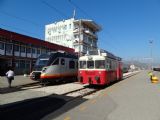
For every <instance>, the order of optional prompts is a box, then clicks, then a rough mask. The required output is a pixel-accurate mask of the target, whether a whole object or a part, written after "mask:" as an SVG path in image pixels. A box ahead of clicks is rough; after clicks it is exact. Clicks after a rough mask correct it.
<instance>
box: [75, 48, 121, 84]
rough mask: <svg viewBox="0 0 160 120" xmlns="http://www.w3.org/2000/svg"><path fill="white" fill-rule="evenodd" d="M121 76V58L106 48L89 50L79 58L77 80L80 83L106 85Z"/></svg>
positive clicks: (119, 78)
mask: <svg viewBox="0 0 160 120" xmlns="http://www.w3.org/2000/svg"><path fill="white" fill-rule="evenodd" d="M122 77H123V73H122V59H121V58H120V57H117V56H115V55H114V54H112V53H110V52H108V51H106V50H102V49H98V50H91V51H89V52H88V53H87V54H86V55H85V56H81V57H80V58H79V71H78V80H79V82H80V83H82V84H90V85H108V84H110V83H111V82H113V81H118V80H121V79H122Z"/></svg>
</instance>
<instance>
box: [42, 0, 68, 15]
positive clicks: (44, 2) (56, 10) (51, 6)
mask: <svg viewBox="0 0 160 120" xmlns="http://www.w3.org/2000/svg"><path fill="white" fill-rule="evenodd" d="M41 2H42V3H43V4H45V5H46V6H48V7H49V8H51V9H52V10H54V11H55V12H57V13H58V14H60V15H61V16H62V17H65V18H69V16H68V15H66V14H64V13H63V12H61V11H60V10H58V9H57V8H56V7H54V6H53V5H50V4H49V3H48V2H46V1H44V0H42V1H41Z"/></svg>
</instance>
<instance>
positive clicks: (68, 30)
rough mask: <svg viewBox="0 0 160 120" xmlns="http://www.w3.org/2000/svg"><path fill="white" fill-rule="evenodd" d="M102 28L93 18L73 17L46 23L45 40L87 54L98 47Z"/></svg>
mask: <svg viewBox="0 0 160 120" xmlns="http://www.w3.org/2000/svg"><path fill="white" fill-rule="evenodd" d="M100 30H101V27H100V26H99V25H98V24H96V23H95V22H94V21H92V20H85V19H80V20H76V19H74V18H71V19H68V20H63V21H59V22H55V23H52V24H49V25H46V26H45V40H46V41H48V42H51V43H55V44H58V45H62V46H66V47H69V48H73V49H75V52H80V53H82V54H85V53H87V51H88V50H90V49H96V48H97V41H98V36H97V32H99V31H100Z"/></svg>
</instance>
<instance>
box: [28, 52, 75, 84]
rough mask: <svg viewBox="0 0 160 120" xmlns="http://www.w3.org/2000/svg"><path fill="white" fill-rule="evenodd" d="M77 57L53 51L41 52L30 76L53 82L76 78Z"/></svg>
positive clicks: (34, 78)
mask: <svg viewBox="0 0 160 120" xmlns="http://www.w3.org/2000/svg"><path fill="white" fill-rule="evenodd" d="M77 74H78V57H77V56H76V55H75V54H70V53H66V52H63V51H55V52H50V53H47V54H41V55H40V56H39V57H38V58H37V61H36V63H35V66H34V68H33V71H32V72H31V73H30V78H31V79H32V80H35V81H41V82H55V81H57V80H64V78H73V79H76V78H77Z"/></svg>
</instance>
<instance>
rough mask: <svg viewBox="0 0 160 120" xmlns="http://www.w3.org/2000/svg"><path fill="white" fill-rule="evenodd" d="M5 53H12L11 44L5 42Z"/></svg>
mask: <svg viewBox="0 0 160 120" xmlns="http://www.w3.org/2000/svg"><path fill="white" fill-rule="evenodd" d="M6 53H10V54H11V53H12V44H6Z"/></svg>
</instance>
